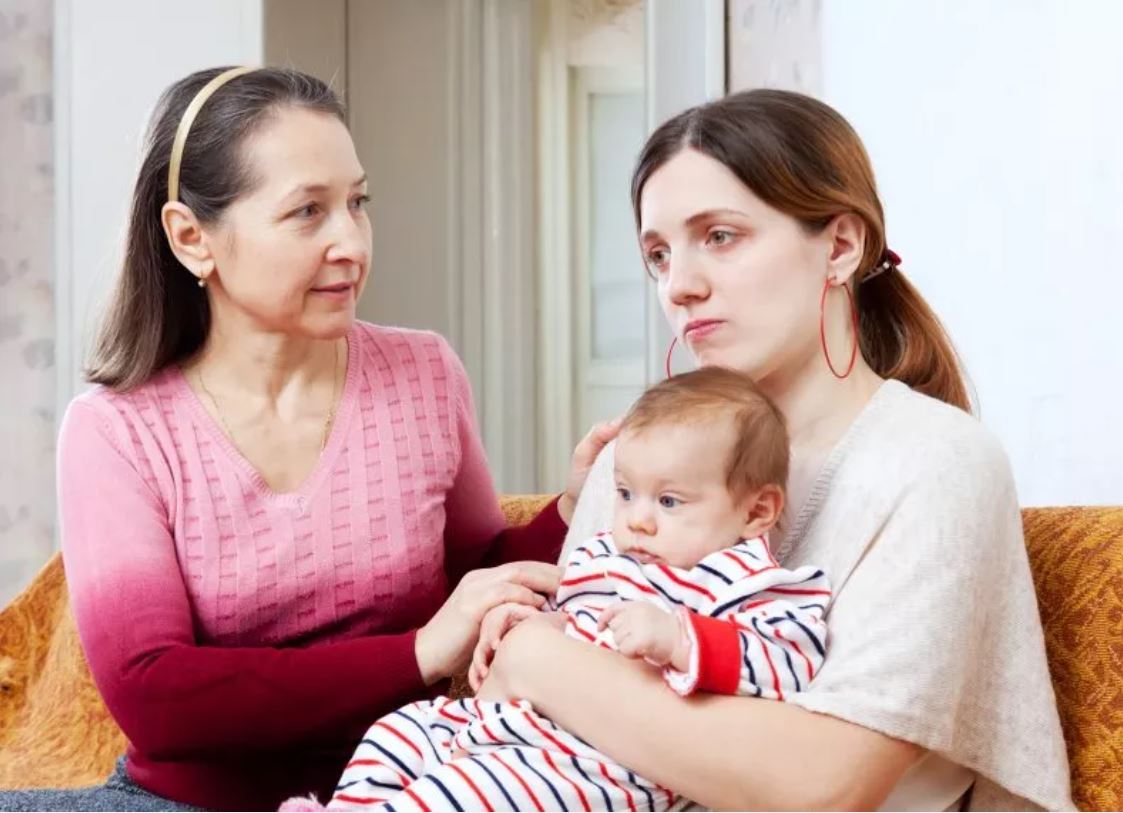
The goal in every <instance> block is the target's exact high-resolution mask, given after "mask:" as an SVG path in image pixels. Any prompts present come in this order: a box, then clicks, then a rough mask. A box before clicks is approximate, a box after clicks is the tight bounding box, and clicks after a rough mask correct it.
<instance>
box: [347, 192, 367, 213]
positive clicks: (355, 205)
mask: <svg viewBox="0 0 1123 813" xmlns="http://www.w3.org/2000/svg"><path fill="white" fill-rule="evenodd" d="M368 203H370V195H357V196H356V197H354V198H352V199H351V208H352V209H354V210H355V211H358V210H359V209H362V208H363V207H364V206H366V205H367V204H368Z"/></svg>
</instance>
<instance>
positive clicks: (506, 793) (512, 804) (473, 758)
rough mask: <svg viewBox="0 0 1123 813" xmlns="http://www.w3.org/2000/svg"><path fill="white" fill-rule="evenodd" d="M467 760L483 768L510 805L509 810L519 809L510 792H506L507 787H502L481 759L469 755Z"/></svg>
mask: <svg viewBox="0 0 1123 813" xmlns="http://www.w3.org/2000/svg"><path fill="white" fill-rule="evenodd" d="M468 761H469V762H474V763H476V764H477V765H479V766H480V768H481V769H483V772H484V773H486V774H487V775H488V776H490V777H491V781H492V782H494V783H495V787H497V788H499V792H500V793H502V794H503V795H504V796H505V797H506V799H507V802H508V803H509V804H510V805H511V810H518V809H519V806H518V805H517V804H515V800H514V799H512V798H511V794H509V793H508V792H507V789H506V788H505V787H503V783H502V782H500V781H499V779H498V778H497V777H496V776H495V774H493V773H492V772H491V769H490V768H488V767H487V766H486V765H484V764H483V762H482V761H481V760H479V759H476V757H472V756H470V757H468Z"/></svg>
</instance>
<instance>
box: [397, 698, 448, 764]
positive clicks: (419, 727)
mask: <svg viewBox="0 0 1123 813" xmlns="http://www.w3.org/2000/svg"><path fill="white" fill-rule="evenodd" d="M394 714H395V715H397V716H398V717H401V718H403V719H405V720H409V721H410V722H411V723H413V724H414V725H415V726H417V730H418V731H420V732H421V736H422V737H424V738H425V742H427V743H429V748H431V749H432V751H433V756H435V757H436V758H437V762H440V761H441V755H440V754H438V753H437V746H435V745H433V740H432V739H430V737H429V732H428V731H427V730H426V729H425V726H423V725H421V723H419V722H417V720H415V719H413V718H412V717H410V716H409V715H408V714H406V713H405V712H404V711H402V710H401V709H398V710H397V711H395V712H394ZM449 730H450V731H451V730H452V729H449Z"/></svg>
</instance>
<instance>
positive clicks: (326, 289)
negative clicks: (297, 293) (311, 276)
mask: <svg viewBox="0 0 1123 813" xmlns="http://www.w3.org/2000/svg"><path fill="white" fill-rule="evenodd" d="M354 292H355V283H353V282H339V283H336V284H335V285H324V286H321V287H319V288H313V289H312V293H314V294H319V295H320V296H326V297H329V298H331V299H344V300H345V299H350V298H351V295H352V294H353V293H354Z"/></svg>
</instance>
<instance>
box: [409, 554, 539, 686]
mask: <svg viewBox="0 0 1123 813" xmlns="http://www.w3.org/2000/svg"><path fill="white" fill-rule="evenodd" d="M560 579H561V568H560V567H558V566H557V565H551V564H546V563H545V562H509V563H508V564H505V565H499V566H498V567H489V568H483V569H480V570H473V571H471V572H470V573H467V574H465V576H464V578H463V579H461V580H460V583H459V584H458V585H456V589H455V590H453V591H452V595H450V596H449V597H448V599H447V600H446V601H445V603H444V604H443V605H442V606H441V608H440V609H439V610H437V612H436V614H435V615H434V616H433V617H432V618H431V619H429V623H428V624H426V625H425V626H424V627H422V628H421V629H419V630H418V631H417V639H416V642H415V644H414V650H415V653H416V655H417V666H418V668H419V670H420V671H421V677H422V679H423V680H424V681H425V683H426V684H427V685H428V684H432V683H435V682H437V681H438V680H441V679H442V678H446V677H451V676H452V675H454V674H456V673H458V672H460V671H463V669H464V668H465V667H467V666H468V663H469V661H470V660H471V657H472V650H473V649H474V648H475V646H476V641H477V640H479V634H480V623H481V621H483V617H484V615H486V614H487V612H488V610H490V609H491V608H492V607H497V606H498V605H500V604H524V605H526V606H528V607H534V608H536V609H541V608H542V605H543V604H544V603H545V601H546V600H545V598H544V594H549V595H553V594H554V593H555V592H556V591H557V588H558V581H559V580H560Z"/></svg>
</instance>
